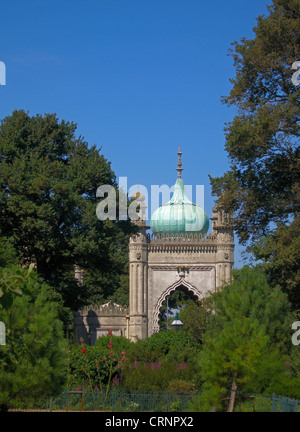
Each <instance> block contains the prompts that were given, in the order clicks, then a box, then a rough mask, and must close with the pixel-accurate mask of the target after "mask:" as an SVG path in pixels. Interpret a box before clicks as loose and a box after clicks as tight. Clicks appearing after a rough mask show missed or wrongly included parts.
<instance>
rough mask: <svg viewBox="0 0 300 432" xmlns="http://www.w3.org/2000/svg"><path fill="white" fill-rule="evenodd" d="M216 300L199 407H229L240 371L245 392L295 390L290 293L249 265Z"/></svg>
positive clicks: (239, 384) (202, 360) (203, 358)
mask: <svg viewBox="0 0 300 432" xmlns="http://www.w3.org/2000/svg"><path fill="white" fill-rule="evenodd" d="M214 301H215V314H212V315H211V317H210V319H209V330H208V331H207V332H206V333H205V335H204V338H203V340H204V343H203V350H202V351H201V353H200V357H199V368H200V369H201V379H202V380H203V386H202V390H203V393H202V395H201V397H200V399H199V400H198V401H196V402H195V405H194V409H196V410H200V411H202V410H203V411H207V410H210V409H211V408H212V406H213V405H216V406H217V407H218V408H219V409H225V408H224V407H225V406H226V405H228V400H227V402H226V399H224V398H227V397H229V395H230V388H231V384H232V382H233V377H234V376H236V383H237V387H238V393H239V395H241V394H242V393H262V392H271V393H272V392H274V391H275V389H277V390H278V389H279V388H280V389H281V390H282V392H285V391H287V389H290V390H291V389H293V388H294V381H293V379H294V378H293V376H295V374H296V377H297V375H298V374H299V369H298V370H297V367H296V368H295V370H294V372H293V373H292V368H291V367H290V366H288V364H287V361H288V358H289V355H290V356H291V354H292V351H293V345H292V344H291V339H290V337H291V331H290V329H291V323H292V322H293V316H292V314H291V312H290V304H289V302H288V301H287V297H286V295H285V294H283V293H282V292H281V291H280V290H279V289H278V288H276V289H271V288H270V287H269V286H268V284H267V281H266V276H265V275H264V274H263V273H262V272H259V271H257V270H256V269H250V268H247V267H245V268H243V269H242V270H240V271H237V272H236V273H235V274H234V282H233V283H232V285H230V286H225V287H224V288H223V289H222V290H221V291H220V292H218V293H217V294H216V295H214ZM297 380H298V378H297ZM283 382H285V383H286V385H285V388H284V386H282V383H283ZM287 392H288V394H286V393H285V394H286V395H287V396H288V395H290V394H291V392H292V390H291V392H290V393H289V391H287ZM293 392H294V394H295V391H294V390H293Z"/></svg>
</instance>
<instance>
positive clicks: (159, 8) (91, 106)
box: [0, 0, 271, 267]
mask: <svg viewBox="0 0 300 432" xmlns="http://www.w3.org/2000/svg"><path fill="white" fill-rule="evenodd" d="M270 3H271V1H265V0H251V1H250V0H249V1H243V0H227V1H224V0H212V1H210V2H207V1H204V0H185V1H183V0H160V1H158V0H105V1H104V0H94V1H89V0H88V1H72V2H71V1H57V0H52V1H51V2H50V1H49V2H45V1H35V0H34V1H32V0H31V1H30V2H24V1H20V0H19V1H14V0H11V1H10V2H6V3H5V4H2V5H1V16H0V35H1V37H0V61H3V62H5V65H6V85H5V86H0V119H2V118H4V117H5V116H7V115H10V114H11V113H12V111H13V110H14V109H24V110H26V111H29V113H30V114H31V115H35V114H38V113H39V114H44V113H50V112H51V113H53V112H55V113H56V114H57V116H58V117H59V118H60V119H62V118H64V119H65V120H69V121H74V122H76V123H77V124H78V133H79V134H80V135H82V136H83V137H84V138H85V139H86V141H87V142H88V143H89V144H90V145H93V144H96V145H97V147H102V152H103V154H104V156H105V157H106V158H107V159H108V160H109V161H111V165H112V169H113V170H114V172H115V173H116V176H117V178H119V177H127V178H128V186H129V187H130V186H132V185H134V184H137V183H139V184H142V185H145V187H146V188H148V190H150V188H151V185H163V184H166V185H169V186H172V185H173V184H174V182H175V180H176V177H177V172H176V165H177V151H178V146H179V145H180V146H181V150H182V152H183V155H182V163H183V168H184V171H183V179H184V181H185V183H186V184H187V185H193V186H195V185H204V191H205V199H204V204H205V210H206V212H207V214H208V215H209V216H211V210H212V207H213V205H214V198H213V197H212V196H211V187H210V183H209V178H208V175H209V174H210V175H212V176H221V175H222V174H223V173H224V172H225V171H226V170H227V169H228V159H227V155H226V153H225V151H224V145H225V136H224V125H225V123H226V122H229V121H231V120H232V119H233V117H234V115H235V110H234V109H233V108H228V107H227V106H225V105H223V104H222V103H221V101H220V98H221V96H224V95H227V94H228V93H229V91H230V89H231V84H230V81H229V79H230V78H233V77H234V75H235V70H234V67H233V61H232V58H231V57H230V56H228V49H229V48H230V46H231V43H232V42H233V41H235V40H239V39H240V38H242V37H247V38H252V37H253V31H252V29H253V26H254V25H255V24H256V18H257V17H258V15H261V14H267V13H268V12H267V7H266V6H267V4H270ZM193 191H194V190H193ZM192 198H194V197H192ZM149 204H150V203H149ZM154 210H155V209H151V207H150V208H149V213H151V212H152V211H154ZM241 250H242V248H241V247H239V246H238V245H237V248H236V266H237V267H240V266H241V265H242V261H241V256H240V255H241Z"/></svg>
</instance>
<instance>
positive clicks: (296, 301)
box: [252, 218, 300, 318]
mask: <svg viewBox="0 0 300 432" xmlns="http://www.w3.org/2000/svg"><path fill="white" fill-rule="evenodd" d="M252 252H253V253H254V255H255V257H256V258H257V259H258V260H262V264H261V268H262V270H263V271H264V272H265V274H266V275H267V279H268V282H269V284H270V285H271V286H272V287H275V286H276V285H278V286H280V288H281V289H282V291H284V292H285V293H286V294H287V295H288V298H289V301H290V303H291V304H292V305H293V310H294V313H295V317H296V318H297V317H298V316H299V313H300V290H299V287H300V266H299V262H300V219H299V218H296V219H295V220H294V221H293V222H292V223H291V224H290V225H289V226H284V225H280V226H278V228H277V230H276V231H275V232H274V233H271V234H268V235H267V236H266V237H263V238H262V239H260V240H259V241H258V242H257V243H256V244H255V245H254V246H253V247H252Z"/></svg>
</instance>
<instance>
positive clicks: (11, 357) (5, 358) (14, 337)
mask: <svg viewBox="0 0 300 432" xmlns="http://www.w3.org/2000/svg"><path fill="white" fill-rule="evenodd" d="M0 280H1V289H2V290H3V283H5V281H7V280H10V283H11V284H12V286H13V287H16V286H17V287H18V288H17V291H16V292H15V288H14V290H12V291H11V292H12V294H13V295H12V299H11V301H9V302H7V301H5V302H3V296H2V297H1V298H0V320H1V321H3V322H4V323H5V326H6V345H3V346H0V386H1V392H0V394H1V396H0V405H3V406H9V404H10V401H11V400H20V401H22V400H23V401H25V400H37V399H39V398H40V397H44V396H48V397H50V395H54V394H56V393H58V392H59V391H60V390H61V389H62V386H63V385H64V383H65V377H66V349H67V344H66V341H65V339H64V337H63V330H62V323H61V321H60V320H59V319H58V311H57V304H56V303H54V302H53V301H51V300H50V298H51V288H50V287H48V286H46V285H45V284H42V283H41V281H40V280H39V278H38V276H37V274H36V273H35V272H34V271H31V272H28V270H26V269H22V268H20V267H17V266H11V267H6V268H3V269H1V271H0ZM14 282H17V284H15V283H14Z"/></svg>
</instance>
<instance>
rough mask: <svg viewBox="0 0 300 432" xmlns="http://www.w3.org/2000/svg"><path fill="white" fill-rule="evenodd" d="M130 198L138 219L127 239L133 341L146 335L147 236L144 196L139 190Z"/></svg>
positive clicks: (131, 337)
mask: <svg viewBox="0 0 300 432" xmlns="http://www.w3.org/2000/svg"><path fill="white" fill-rule="evenodd" d="M131 198H132V200H137V201H138V203H139V206H138V207H139V215H140V216H139V219H138V220H137V221H135V222H134V223H135V224H136V225H137V226H138V227H139V231H138V233H136V234H134V235H132V236H131V237H130V240H129V305H130V307H129V316H130V321H129V338H130V339H131V340H133V341H136V340H138V339H145V338H146V337H147V336H148V297H147V295H148V289H147V285H148V238H147V233H146V231H147V229H148V228H149V227H148V226H147V225H146V223H145V209H146V206H145V203H144V200H145V197H144V195H142V194H141V193H140V192H139V191H137V192H136V194H135V195H133V196H132V197H131Z"/></svg>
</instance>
